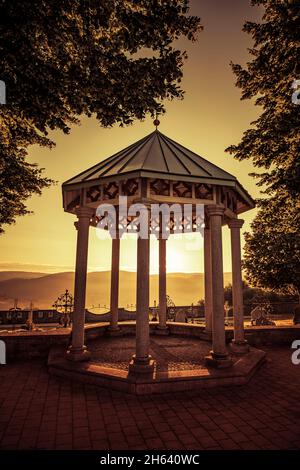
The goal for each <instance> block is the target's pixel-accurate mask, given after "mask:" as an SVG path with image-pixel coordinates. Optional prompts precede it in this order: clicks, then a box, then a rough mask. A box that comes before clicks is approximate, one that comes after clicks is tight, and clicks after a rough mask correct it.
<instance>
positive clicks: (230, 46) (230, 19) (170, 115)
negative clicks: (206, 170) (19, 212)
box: [0, 0, 261, 273]
mask: <svg viewBox="0 0 300 470" xmlns="http://www.w3.org/2000/svg"><path fill="white" fill-rule="evenodd" d="M249 3H250V2H249V0H192V1H191V13H192V14H196V15H198V16H200V17H201V23H202V25H203V26H204V31H203V32H201V33H200V34H199V37H198V41H197V42H196V43H190V42H189V41H186V40H181V41H180V42H179V44H180V47H182V48H183V49H185V50H187V52H188V56H189V58H188V60H187V61H186V63H185V66H184V80H183V83H182V86H183V89H184V90H185V92H186V93H185V98H184V100H183V101H182V100H174V101H172V102H166V103H165V104H166V111H167V112H166V114H165V115H164V116H163V117H161V118H160V121H161V124H160V130H161V132H163V133H164V134H166V135H167V136H169V137H170V138H172V139H174V140H176V141H178V142H179V143H181V144H182V145H184V146H186V147H188V148H190V149H191V150H193V151H194V152H196V153H198V154H199V155H201V156H202V157H204V158H206V159H207V160H209V161H211V162H213V163H214V164H216V165H218V166H220V167H221V168H223V169H224V170H226V171H228V172H229V173H232V174H233V175H235V176H236V177H237V178H238V179H239V181H240V183H241V184H242V185H243V186H244V187H245V189H247V191H248V192H249V193H250V194H251V195H252V197H254V198H255V197H258V196H259V195H260V193H259V189H258V188H257V186H256V185H255V181H254V179H253V178H252V177H250V176H249V175H248V174H249V173H250V172H251V171H253V167H252V165H251V162H249V161H247V162H238V161H237V160H235V159H234V158H233V157H232V156H230V155H229V154H226V153H225V151H224V150H225V148H226V147H228V146H229V145H231V144H235V143H238V142H239V141H240V139H241V137H242V134H243V132H244V131H246V130H247V128H248V127H249V125H250V122H251V121H253V120H254V119H256V117H257V116H258V113H259V109H258V108H256V107H255V106H254V105H253V102H251V101H240V90H239V89H238V88H236V87H235V77H234V75H233V73H232V71H231V68H230V65H229V64H230V61H233V62H234V63H239V64H242V65H244V64H245V63H246V62H247V60H249V55H248V52H247V48H248V47H251V46H252V41H251V38H250V37H249V36H248V35H247V34H246V33H243V32H242V26H243V23H244V22H245V21H246V20H252V21H255V20H257V19H259V18H260V14H261V12H260V10H259V8H258V7H251V6H250V5H249ZM153 129H154V127H153V122H152V119H151V118H147V119H146V120H145V121H144V122H139V121H136V122H135V123H134V124H133V125H132V126H129V127H125V128H120V127H118V126H115V127H113V128H111V129H103V128H101V127H100V126H99V124H98V123H97V121H96V119H95V118H83V119H82V121H81V125H80V126H76V127H73V128H72V131H71V133H70V135H68V136H66V135H63V134H62V133H61V132H54V133H52V134H51V136H52V138H53V139H54V141H55V142H56V147H55V148H54V149H52V150H49V149H41V148H39V147H36V146H35V147H32V148H31V149H30V153H29V161H30V162H36V163H38V165H39V166H40V167H43V168H45V175H47V176H49V177H51V178H53V179H54V180H55V181H56V184H55V185H53V186H52V187H51V188H49V189H46V190H44V191H43V194H42V196H33V197H31V198H30V200H29V201H28V208H29V209H30V210H31V211H33V214H30V215H27V216H25V217H22V218H18V220H17V223H16V224H15V225H13V226H10V227H7V228H6V232H5V234H4V235H2V236H1V237H0V270H23V271H38V272H47V273H54V272H62V271H73V270H74V263H75V250H76V230H75V228H74V222H75V218H74V216H72V215H71V214H68V213H65V212H64V211H63V208H62V195H61V184H62V183H63V182H64V181H66V180H67V179H69V178H71V177H72V176H74V175H76V174H78V173H79V172H81V171H83V170H85V169H87V168H89V167H91V166H93V165H94V164H96V163H97V162H100V161H102V160H103V159H104V158H106V157H108V156H110V155H112V154H114V153H115V152H117V151H118V150H121V149H122V148H125V147H126V146H128V145H129V144H131V143H133V142H135V141H137V140H138V139H140V138H142V137H143V136H145V135H147V134H149V133H150V132H152V130H153ZM255 213H256V210H255V209H254V210H251V211H249V212H247V213H245V214H243V215H242V218H243V219H244V220H245V224H244V227H243V229H242V231H243V232H244V231H248V230H249V229H250V223H251V221H252V220H253V218H254V216H255ZM242 245H243V240H242ZM230 258H231V254H230V234H229V230H228V228H226V227H224V228H223V263H224V272H230V271H231V261H230ZM110 264H111V240H110V239H107V238H106V239H100V238H99V237H98V236H97V234H96V231H95V230H94V229H91V230H90V242H89V263H88V269H89V271H96V270H110ZM120 268H121V269H123V270H129V271H134V270H135V269H136V241H135V240H134V239H126V240H122V242H121V260H120ZM157 270H158V242H157V241H156V240H151V273H156V272H157ZM167 270H168V272H203V243H202V239H201V236H200V235H199V234H196V235H195V238H194V239H193V240H187V239H185V238H184V239H182V238H181V239H180V237H173V238H171V239H170V240H169V241H168V244H167Z"/></svg>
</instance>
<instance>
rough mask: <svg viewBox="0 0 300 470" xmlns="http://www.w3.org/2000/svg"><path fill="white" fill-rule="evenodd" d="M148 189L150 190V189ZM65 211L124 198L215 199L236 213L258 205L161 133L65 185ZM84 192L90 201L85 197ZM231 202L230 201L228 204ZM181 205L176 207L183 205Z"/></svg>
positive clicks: (211, 165)
mask: <svg viewBox="0 0 300 470" xmlns="http://www.w3.org/2000/svg"><path fill="white" fill-rule="evenodd" d="M146 186H147V188H148V189H147V188H146ZM62 189H63V194H64V207H65V210H67V211H68V212H74V209H75V208H76V207H77V205H78V204H79V199H80V198H82V197H83V198H84V202H82V200H81V203H80V204H82V203H84V204H86V202H87V203H88V204H92V205H93V204H94V203H95V204H96V203H97V202H100V201H101V200H107V199H109V200H113V201H115V202H112V203H117V201H116V199H117V198H118V197H119V196H120V195H127V196H132V197H133V198H134V199H135V200H136V198H137V197H138V196H140V197H143V198H145V197H149V195H151V194H152V195H155V196H157V197H156V199H157V200H161V197H163V198H164V199H166V202H168V201H171V200H172V199H174V198H176V199H178V198H179V199H180V200H181V199H182V200H184V199H189V200H190V202H197V201H198V200H207V201H209V200H211V202H212V201H213V200H214V201H215V202H218V201H219V202H221V203H225V202H226V205H228V207H229V206H231V209H232V211H233V212H234V213H241V212H245V211H246V210H249V209H252V208H253V207H254V206H255V203H254V201H253V199H252V198H251V196H250V195H249V194H248V193H247V191H246V190H245V189H244V188H243V187H242V185H241V184H240V183H239V182H238V180H237V178H236V177H235V176H233V175H232V174H230V173H228V172H227V171H225V170H223V169H222V168H220V167H218V166H217V165H215V164H214V163H212V162H210V161H208V160H206V159H205V158H203V157H201V156H200V155H197V154H196V153H195V152H193V151H192V150H189V149H188V148H186V147H184V146H183V145H181V144H179V143H178V142H175V141H174V140H172V139H170V138H169V137H167V136H166V135H164V134H162V133H161V132H160V131H158V130H157V129H156V130H155V131H154V132H151V134H149V135H147V136H145V137H143V138H142V139H140V140H139V141H137V142H134V143H133V144H131V145H129V146H128V147H126V148H125V149H123V150H120V151H119V152H117V153H115V154H114V155H112V156H111V157H109V158H106V159H104V160H102V161H101V162H99V163H97V164H96V165H94V166H92V167H91V168H89V169H87V170H85V171H83V172H81V173H80V174H78V175H76V176H74V177H73V178H71V179H69V180H67V181H66V182H65V183H63V187H62ZM82 191H84V192H85V194H86V195H87V197H86V196H85V195H84V196H82ZM225 199H227V200H228V201H225ZM180 200H179V201H177V202H180Z"/></svg>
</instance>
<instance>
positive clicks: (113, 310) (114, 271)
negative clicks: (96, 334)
mask: <svg viewBox="0 0 300 470" xmlns="http://www.w3.org/2000/svg"><path fill="white" fill-rule="evenodd" d="M116 237H117V238H113V239H112V253H111V278H110V315H111V317H110V326H109V331H110V332H111V333H113V332H117V331H119V330H120V328H119V326H118V307H119V269H120V239H119V236H118V234H117V235H116Z"/></svg>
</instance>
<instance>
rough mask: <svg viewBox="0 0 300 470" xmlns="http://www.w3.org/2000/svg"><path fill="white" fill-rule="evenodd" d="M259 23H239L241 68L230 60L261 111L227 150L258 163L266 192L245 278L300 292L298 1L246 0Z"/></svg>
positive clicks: (248, 250) (248, 251) (246, 92)
mask: <svg viewBox="0 0 300 470" xmlns="http://www.w3.org/2000/svg"><path fill="white" fill-rule="evenodd" d="M251 3H252V5H259V6H261V7H262V8H263V17H262V21H261V22H260V23H254V22H246V23H245V25H244V31H245V32H246V33H248V34H250V35H251V36H252V38H253V40H254V46H253V48H252V49H250V50H249V52H250V54H251V56H252V58H251V61H250V62H248V63H247V65H246V67H245V68H243V67H242V66H241V65H237V64H232V68H233V71H234V73H235V75H236V78H237V81H236V86H237V87H239V88H241V90H242V99H254V100H255V104H256V105H257V106H259V107H261V109H262V112H261V114H260V116H259V117H258V119H257V120H256V121H254V122H253V123H252V126H251V128H250V129H248V130H247V131H246V132H245V133H244V135H243V137H242V140H241V142H240V143H239V144H238V145H232V146H231V147H229V148H228V149H227V151H228V152H229V153H231V154H233V155H234V156H235V158H237V159H238V160H245V159H251V160H252V162H253V164H254V166H255V167H257V168H261V169H264V170H265V171H263V172H260V173H252V176H254V177H255V178H257V179H258V186H260V187H261V188H262V192H263V193H264V194H265V197H266V198H267V199H263V200H259V201H258V206H259V211H258V214H257V216H256V218H255V220H254V221H253V223H252V225H251V229H252V233H247V234H246V236H245V240H246V245H245V261H244V267H245V268H246V274H247V280H248V281H249V282H250V283H251V284H252V285H254V286H259V287H264V288H269V289H275V290H278V291H282V290H284V291H292V292H298V293H300V255H299V249H300V248H299V247H300V243H299V242H300V233H299V230H300V224H299V222H300V220H299V217H300V215H299V212H300V159H299V153H300V134H299V127H300V107H299V106H298V105H296V104H294V103H293V102H292V94H293V89H292V85H293V83H294V81H295V80H297V79H300V63H299V58H300V8H299V2H297V1H293V0H290V1H277V0H252V2H251Z"/></svg>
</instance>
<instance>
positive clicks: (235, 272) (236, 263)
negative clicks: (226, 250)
mask: <svg viewBox="0 0 300 470" xmlns="http://www.w3.org/2000/svg"><path fill="white" fill-rule="evenodd" d="M243 224H244V221H243V220H241V219H232V220H230V222H229V223H228V226H229V228H230V233H231V260H232V261H231V265H232V267H231V270H232V300H233V321H234V338H233V341H232V343H231V349H232V351H233V352H234V353H237V354H244V353H246V352H248V351H249V346H248V344H247V341H245V338H244V301H243V281H242V269H241V263H242V260H241V236H240V231H241V228H242V226H243Z"/></svg>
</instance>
